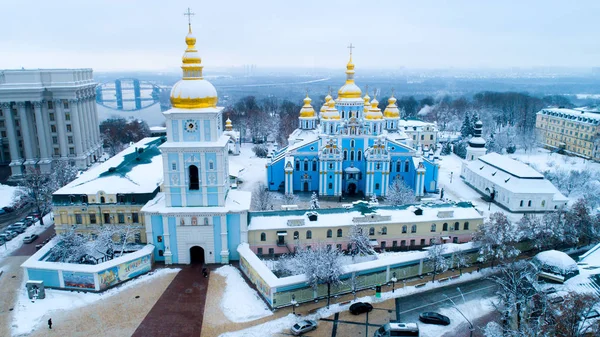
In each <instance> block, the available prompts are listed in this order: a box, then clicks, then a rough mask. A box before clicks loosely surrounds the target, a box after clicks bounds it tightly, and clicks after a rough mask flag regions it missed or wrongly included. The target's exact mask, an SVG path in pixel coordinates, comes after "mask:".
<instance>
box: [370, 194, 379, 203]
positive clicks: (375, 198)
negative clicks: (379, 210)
mask: <svg viewBox="0 0 600 337" xmlns="http://www.w3.org/2000/svg"><path fill="white" fill-rule="evenodd" d="M378 204H379V200H378V199H377V194H373V195H371V199H369V205H378Z"/></svg>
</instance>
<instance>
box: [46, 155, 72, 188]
mask: <svg viewBox="0 0 600 337" xmlns="http://www.w3.org/2000/svg"><path fill="white" fill-rule="evenodd" d="M77 173H78V170H77V168H76V167H75V166H73V165H71V164H69V162H68V161H67V160H57V161H54V163H53V167H52V175H51V178H52V181H53V182H54V188H55V189H59V188H61V187H63V186H65V185H66V184H68V183H70V182H71V181H73V180H74V179H75V178H76V177H77Z"/></svg>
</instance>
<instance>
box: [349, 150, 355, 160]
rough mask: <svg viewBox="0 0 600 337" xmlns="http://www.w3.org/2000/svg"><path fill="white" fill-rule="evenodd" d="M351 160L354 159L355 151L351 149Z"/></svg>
mask: <svg viewBox="0 0 600 337" xmlns="http://www.w3.org/2000/svg"><path fill="white" fill-rule="evenodd" d="M350 160H351V161H354V151H350Z"/></svg>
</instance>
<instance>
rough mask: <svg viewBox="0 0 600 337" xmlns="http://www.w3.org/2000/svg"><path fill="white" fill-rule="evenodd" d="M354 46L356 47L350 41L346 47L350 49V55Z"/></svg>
mask: <svg viewBox="0 0 600 337" xmlns="http://www.w3.org/2000/svg"><path fill="white" fill-rule="evenodd" d="M354 48H356V47H354V46H353V45H352V43H350V45H349V46H348V49H350V57H352V49H354Z"/></svg>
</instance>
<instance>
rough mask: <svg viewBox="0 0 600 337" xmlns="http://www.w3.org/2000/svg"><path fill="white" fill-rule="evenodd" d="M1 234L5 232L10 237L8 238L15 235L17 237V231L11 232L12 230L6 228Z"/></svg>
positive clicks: (12, 237)
mask: <svg viewBox="0 0 600 337" xmlns="http://www.w3.org/2000/svg"><path fill="white" fill-rule="evenodd" d="M3 234H6V235H7V236H8V237H9V238H10V240H12V239H14V238H15V237H17V235H19V233H17V232H13V231H11V230H8V229H7V230H5V231H4V233H3Z"/></svg>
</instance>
